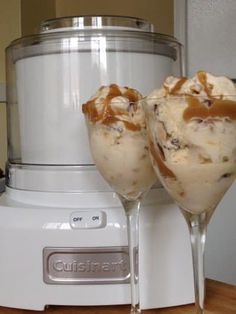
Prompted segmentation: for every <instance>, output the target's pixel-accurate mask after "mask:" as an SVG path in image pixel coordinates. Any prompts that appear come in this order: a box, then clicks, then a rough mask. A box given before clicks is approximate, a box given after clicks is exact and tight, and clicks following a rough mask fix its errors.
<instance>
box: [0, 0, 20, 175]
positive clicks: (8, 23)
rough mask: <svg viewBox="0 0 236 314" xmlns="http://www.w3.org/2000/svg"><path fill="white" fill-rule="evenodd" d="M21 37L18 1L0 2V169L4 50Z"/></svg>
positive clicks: (3, 146) (3, 134)
mask: <svg viewBox="0 0 236 314" xmlns="http://www.w3.org/2000/svg"><path fill="white" fill-rule="evenodd" d="M20 35H21V25H20V0H11V1H6V0H0V38H1V40H0V167H1V168H2V169H4V167H5V161H6V158H7V136H6V105H5V48H6V46H8V44H9V42H10V41H11V40H13V39H15V38H17V37H19V36H20Z"/></svg>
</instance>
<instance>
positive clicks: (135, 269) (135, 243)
mask: <svg viewBox="0 0 236 314" xmlns="http://www.w3.org/2000/svg"><path fill="white" fill-rule="evenodd" d="M120 199H121V202H122V204H123V207H124V209H125V213H126V218H127V233H128V245H129V260H130V286H131V313H132V314H136V313H141V309H140V300H139V263H138V261H139V209H140V203H141V202H140V200H136V201H130V200H126V199H124V198H122V197H120Z"/></svg>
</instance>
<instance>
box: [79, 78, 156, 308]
mask: <svg viewBox="0 0 236 314" xmlns="http://www.w3.org/2000/svg"><path fill="white" fill-rule="evenodd" d="M96 95H97V96H96V97H95V98H92V99H91V100H89V101H88V102H87V103H86V104H84V105H83V113H84V114H85V116H86V122H87V127H88V134H89V142H90V149H91V153H92V156H93V159H94V162H95V164H96V167H97V169H98V170H99V172H100V173H101V174H102V176H103V177H104V178H105V180H106V181H107V182H108V183H109V184H110V186H111V187H112V188H113V190H114V191H115V192H116V194H117V195H118V197H119V199H120V201H121V203H122V205H123V208H124V210H125V214H126V217H127V231H128V245H129V257H130V283H131V313H140V312H141V310H140V305H139V273H138V251H139V241H138V233H139V209H140V205H141V201H142V200H143V198H144V196H145V194H146V193H147V191H148V190H149V189H150V187H151V186H152V185H153V183H154V182H155V181H156V175H155V173H154V170H153V168H152V165H151V162H150V158H149V155H148V145H147V138H146V125H145V115H144V112H143V108H142V104H141V103H140V102H138V99H139V98H140V97H141V96H140V94H139V93H138V92H137V91H135V90H133V89H130V88H119V87H118V86H117V85H115V84H113V85H110V86H108V87H102V88H101V89H100V90H99V91H98V92H97V94H96ZM99 95H100V96H99Z"/></svg>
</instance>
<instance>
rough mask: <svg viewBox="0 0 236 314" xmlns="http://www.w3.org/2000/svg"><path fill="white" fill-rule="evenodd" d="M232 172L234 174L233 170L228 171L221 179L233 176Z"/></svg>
mask: <svg viewBox="0 0 236 314" xmlns="http://www.w3.org/2000/svg"><path fill="white" fill-rule="evenodd" d="M232 174H233V173H232V172H226V173H224V174H223V175H222V176H221V177H220V179H225V178H229V177H231V176H232Z"/></svg>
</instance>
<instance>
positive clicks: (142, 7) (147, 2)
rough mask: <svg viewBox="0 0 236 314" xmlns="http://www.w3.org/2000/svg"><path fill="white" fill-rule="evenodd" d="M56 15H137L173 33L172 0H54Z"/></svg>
mask: <svg viewBox="0 0 236 314" xmlns="http://www.w3.org/2000/svg"><path fill="white" fill-rule="evenodd" d="M55 1H56V16H58V17H59V16H65V15H85V14H97V15H99V14H101V15H102V14H107V15H112V14H113V15H125V16H137V17H140V18H144V19H147V20H149V21H150V22H152V23H153V24H154V25H155V27H156V31H158V32H160V33H166V34H173V0H117V1H115V0H55Z"/></svg>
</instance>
